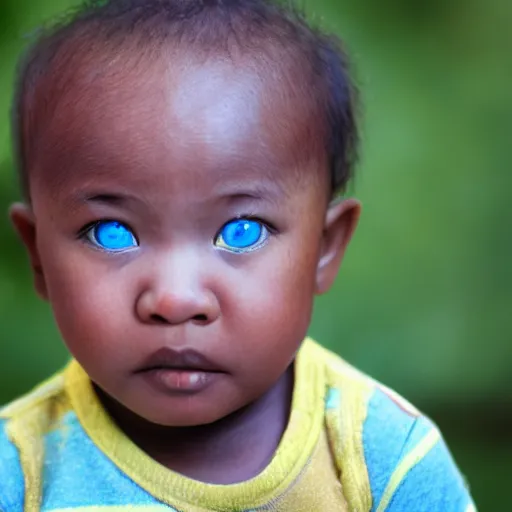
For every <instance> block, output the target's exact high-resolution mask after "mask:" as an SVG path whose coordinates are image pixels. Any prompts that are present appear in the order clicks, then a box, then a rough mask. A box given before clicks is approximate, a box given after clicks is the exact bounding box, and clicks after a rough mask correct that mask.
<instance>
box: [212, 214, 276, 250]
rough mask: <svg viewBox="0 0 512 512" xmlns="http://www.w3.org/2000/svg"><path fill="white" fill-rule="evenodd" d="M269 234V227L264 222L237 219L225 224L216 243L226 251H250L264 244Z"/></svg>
mask: <svg viewBox="0 0 512 512" xmlns="http://www.w3.org/2000/svg"><path fill="white" fill-rule="evenodd" d="M268 236H269V231H268V228H267V227H266V226H265V225H264V224H263V223H262V222H259V221H257V220H253V219H236V220H231V221H229V222H228V223H227V224H225V225H224V227H223V228H222V229H221V230H220V233H219V234H218V235H217V236H216V238H215V245H216V246H217V247H218V248H219V249H224V250H226V251H231V252H236V253H240V252H249V251H254V250H256V249H259V248H260V247H261V246H262V245H264V244H265V242H266V241H267V239H268Z"/></svg>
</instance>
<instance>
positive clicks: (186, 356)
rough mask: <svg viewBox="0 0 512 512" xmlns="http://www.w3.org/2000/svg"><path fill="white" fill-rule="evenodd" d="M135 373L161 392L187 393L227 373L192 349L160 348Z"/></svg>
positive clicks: (202, 388) (207, 384) (201, 388)
mask: <svg viewBox="0 0 512 512" xmlns="http://www.w3.org/2000/svg"><path fill="white" fill-rule="evenodd" d="M135 374H136V375H140V376H142V377H143V378H144V380H145V381H146V382H147V383H149V384H150V385H151V387H152V388H155V389H157V390H158V391H160V392H164V393H166V394H176V393H178V394H180V393H188V394H189V393H196V392H199V391H202V390H204V389H205V388H206V387H208V386H209V385H211V384H212V383H213V382H215V381H216V380H218V379H219V378H220V377H222V375H223V374H226V372H225V371H223V370H222V369H221V368H220V367H219V365H217V364H216V363H214V362H213V361H211V360H210V359H208V358H207V357H205V356H204V355H202V354H200V353H199V352H196V351H195V350H192V349H186V350H174V349H171V348H169V347H162V348H161V349H159V350H157V351H156V352H154V353H153V354H151V355H150V356H149V357H148V358H147V359H146V360H145V361H144V362H143V364H142V365H141V367H140V368H139V369H138V370H136V371H135Z"/></svg>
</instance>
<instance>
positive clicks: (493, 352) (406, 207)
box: [0, 0, 512, 512]
mask: <svg viewBox="0 0 512 512" xmlns="http://www.w3.org/2000/svg"><path fill="white" fill-rule="evenodd" d="M72 3H73V2H72V1H70V0H53V1H50V0H48V1H46V2H41V1H40V0H16V1H15V0H1V4H0V113H1V118H0V210H2V211H4V212H6V211H7V207H8V205H9V203H10V202H11V201H13V200H15V199H17V198H18V197H19V194H18V189H17V186H16V180H15V176H14V172H13V164H12V157H11V149H10V137H9V105H10V101H11V95H12V81H13V75H14V68H15V63H16V59H17V57H18V56H19V54H20V51H21V49H22V48H23V46H24V44H25V43H26V40H27V38H28V37H29V35H30V33H31V32H33V30H34V29H35V28H36V27H37V26H38V25H39V24H41V22H43V21H46V20H48V19H51V17H52V16H54V15H56V14H57V13H59V12H62V10H64V9H66V8H67V7H68V6H70V5H72ZM304 5H305V7H306V9H307V11H308V12H309V13H310V15H311V17H312V19H313V20H314V21H315V22H316V23H318V24H321V25H323V26H325V27H327V28H329V29H333V30H335V31H337V32H338V33H340V34H341V35H342V36H343V37H344V39H345V40H346V42H347V45H348V48H349V51H350V52H351V54H352V58H353V61H354V64H355V71H356V75H357V79H358V83H359V86H360V89H361V92H362V98H363V109H362V113H363V117H364V123H363V146H362V156H363V158H362V162H361V165H360V167H359V173H358V177H357V180H356V183H355V184H354V193H355V194H356V195H357V196H358V197H360V198H361V199H362V201H363V204H364V207H365V209H364V215H363V217H362V222H361V225H360V229H359V231H358V233H357V235H356V237H355V239H354V242H353V245H352V247H351V248H350V250H349V253H348V255H347V258H346V262H345V264H344V267H343V270H342V272H341V274H340V277H339V278H338V281H337V283H336V286H335V288H334V290H333V291H332V292H331V293H330V294H328V295H327V296H325V297H322V298H320V299H319V300H318V302H317V306H316V311H315V317H314V322H313V325H312V327H311V333H312V335H313V336H315V337H316V338H317V339H319V340H320V341H322V342H323V343H324V344H326V345H327V346H329V347H330V348H333V349H334V350H336V351H337V352H339V353H340V354H342V355H343V356H344V357H345V358H346V359H347V360H348V361H350V362H352V363H354V364H356V365H357V366H359V367H360V368H362V369H363V370H364V371H366V372H369V373H371V374H372V375H373V376H374V377H376V378H378V379H380V380H382V381H384V382H385V383H386V384H388V385H390V386H392V387H394V388H395V389H397V391H399V392H400V393H401V394H403V395H405V396H406V397H407V398H408V399H409V400H411V401H412V402H414V403H415V404H416V405H418V406H419V407H420V408H422V409H423V410H424V411H425V412H426V413H427V414H428V415H430V416H431V417H432V418H433V419H434V420H435V421H436V422H437V423H438V424H439V425H440V426H441V428H442V429H443V431H444V433H445V437H446V438H447V440H448V442H449V444H450V446H451V448H452V451H453V453H454V455H455V458H456V460H457V461H458V463H459V464H460V466H461V467H462V469H463V472H464V473H465V474H466V476H467V478H468V480H469V482H470V484H471V487H472V492H473V495H474V497H475V500H476V502H477V504H478V506H479V509H480V511H494V510H496V511H502V510H503V511H508V510H512V503H511V502H510V498H509V496H510V494H509V490H508V488H507V485H509V480H510V479H511V477H512V372H511V369H510V367H511V365H512V343H511V342H510V338H511V332H512V329H511V321H510V318H511V316H512V266H511V262H512V236H511V235H512V229H511V227H512V222H511V221H512V214H511V212H510V200H511V191H512V173H511V170H510V167H511V162H512V150H511V147H512V86H511V83H512V59H511V57H510V53H511V51H512V35H511V31H512V29H511V27H512V3H511V2H506V1H501V0H465V1H462V0H431V1H430V2H411V1H406V0H388V1H387V2H381V1H378V0H309V1H305V2H304ZM0 247H1V251H0V340H1V342H2V357H1V359H0V403H4V402H7V401H9V400H11V399H12V398H14V397H15V396H17V395H19V394H21V393H23V392H26V391H27V390H28V389H29V388H30V387H31V386H33V385H34V384H36V383H37V382H38V381H39V380H41V379H43V378H44V377H45V376H47V375H49V374H50V373H51V372H54V371H55V370H57V369H58V368H59V367H60V366H62V365H63V364H64V362H65V361H66V358H67V355H66V352H65V350H64V348H63V346H62V344H61V342H60V340H59V335H58V333H57V330H56V328H55V326H54V324H53V321H52V317H51V312H50V310H49V308H48V306H47V305H46V304H43V303H42V302H40V301H38V299H37V298H36V297H35V294H34V293H33V291H32V288H31V281H30V275H29V271H28V266H27V263H26V259H25V256H24V254H23V252H22V250H21V247H20V245H19V244H18V242H17V240H16V238H15V236H14V234H13V232H12V229H11V227H10V225H9V223H8V219H7V215H6V214H3V215H1V216H0ZM411 512H413V511H411Z"/></svg>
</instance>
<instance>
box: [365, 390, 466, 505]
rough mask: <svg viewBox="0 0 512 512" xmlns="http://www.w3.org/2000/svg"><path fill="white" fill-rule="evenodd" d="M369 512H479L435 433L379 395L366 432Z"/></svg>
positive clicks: (411, 412)
mask: <svg viewBox="0 0 512 512" xmlns="http://www.w3.org/2000/svg"><path fill="white" fill-rule="evenodd" d="M363 442H364V451H365V460H366V464H367V469H368V476H369V480H370V487H371V492H372V503H373V505H372V509H371V512H411V511H414V512H475V511H476V509H475V507H474V505H473V502H472V500H471V497H470V494H469V491H468V489H467V486H466V484H465V482H464V479H463V477H462V475H461V474H460V472H459V470H458V468H457V466H456V464H455V462H454V460H453V458H452V456H451V454H450V452H449V450H448V448H447V446H446V444H445V442H444V440H443V438H442V437H441V434H440V433H439V430H438V429H437V427H436V426H435V425H434V424H433V423H432V422H431V421H430V420H429V419H428V418H426V417H424V416H422V415H420V414H419V413H418V412H417V411H415V410H414V409H412V408H410V407H408V405H407V404H406V402H405V401H403V402H402V399H401V398H400V397H398V398H397V397H395V396H393V397H391V396H390V395H389V394H388V393H386V392H385V391H384V390H381V389H377V390H376V391H375V392H374V394H373V396H372V397H371V399H370V402H369V404H368V415H367V418H366V421H365V424H364V429H363Z"/></svg>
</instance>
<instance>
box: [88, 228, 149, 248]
mask: <svg viewBox="0 0 512 512" xmlns="http://www.w3.org/2000/svg"><path fill="white" fill-rule="evenodd" d="M84 236H85V237H86V238H87V240H88V241H89V242H91V243H92V244H93V245H95V246H96V247H98V248H100V249H103V250H104V251H107V252H122V251H126V250H128V249H133V248H134V247H138V246H139V242H138V241H137V239H136V238H135V235H134V234H133V232H132V230H131V229H130V228H129V227H128V226H126V225H125V224H123V223H122V222H118V221H116V220H100V221H98V222H96V223H95V224H94V225H93V226H91V227H89V228H88V229H87V230H86V231H85V233H84Z"/></svg>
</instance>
